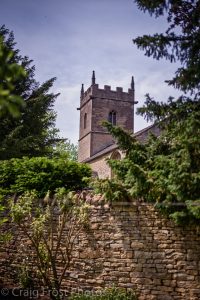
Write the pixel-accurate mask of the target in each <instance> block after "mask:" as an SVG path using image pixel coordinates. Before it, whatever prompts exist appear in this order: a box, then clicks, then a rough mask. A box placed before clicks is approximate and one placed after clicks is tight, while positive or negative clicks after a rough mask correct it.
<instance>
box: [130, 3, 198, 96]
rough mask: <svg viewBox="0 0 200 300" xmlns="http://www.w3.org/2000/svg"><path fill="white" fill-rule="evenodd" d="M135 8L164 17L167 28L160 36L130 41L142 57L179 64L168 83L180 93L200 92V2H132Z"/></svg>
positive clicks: (143, 37)
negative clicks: (140, 51)
mask: <svg viewBox="0 0 200 300" xmlns="http://www.w3.org/2000/svg"><path fill="white" fill-rule="evenodd" d="M135 2H136V4H137V6H138V8H139V9H140V10H142V11H144V12H146V11H147V12H149V13H150V15H151V16H153V15H154V16H155V17H160V16H164V17H167V22H168V24H169V27H168V29H167V30H166V32H165V33H164V34H163V33H161V34H157V33H156V34H154V35H153V36H150V35H144V36H142V37H138V38H135V39H134V40H133V42H134V43H135V44H136V45H137V46H138V48H139V49H142V50H145V55H147V56H152V57H153V58H155V59H158V60H159V59H162V58H165V59H166V60H169V61H170V62H176V61H177V62H179V63H180V67H179V68H178V69H177V71H176V72H175V76H174V78H172V79H171V80H168V81H167V82H168V84H170V85H173V86H174V87H175V88H178V89H180V90H181V91H183V92H189V93H192V94H196V97H197V98H198V97H199V95H200V94H199V93H200V46H199V44H200V30H199V29H200V18H199V12H200V1H199V0H179V1H174V0H155V1H153V0H135Z"/></svg>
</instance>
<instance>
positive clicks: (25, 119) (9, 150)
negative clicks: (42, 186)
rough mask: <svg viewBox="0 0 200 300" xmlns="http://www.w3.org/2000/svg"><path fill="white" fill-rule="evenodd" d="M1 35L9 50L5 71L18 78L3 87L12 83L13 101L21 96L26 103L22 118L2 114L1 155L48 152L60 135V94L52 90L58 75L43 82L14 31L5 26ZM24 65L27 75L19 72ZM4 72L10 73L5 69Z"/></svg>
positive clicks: (3, 157) (5, 48)
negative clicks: (22, 52)
mask: <svg viewBox="0 0 200 300" xmlns="http://www.w3.org/2000/svg"><path fill="white" fill-rule="evenodd" d="M0 37H1V47H3V49H4V52H6V53H7V60H6V65H5V71H6V72H8V71H9V72H10V73H9V74H11V77H9V78H12V73H13V72H15V78H14V82H12V80H11V82H9V80H10V79H7V80H4V83H3V88H4V89H5V87H6V85H8V84H9V88H10V89H11V90H12V94H13V95H14V97H13V96H12V95H10V96H9V97H11V98H9V99H10V102H12V105H14V104H17V103H18V102H19V99H23V100H24V103H25V106H23V107H21V109H20V116H19V117H18V118H13V117H12V116H10V115H8V114H4V115H1V116H0V123H1V126H0V159H1V160H2V159H9V158H13V157H23V156H42V155H48V154H49V153H50V152H52V146H53V145H54V144H55V141H56V139H57V130H56V129H55V119H56V113H55V112H54V110H53V105H54V102H55V99H56V98H57V96H58V94H53V93H51V92H50V91H49V90H50V88H51V87H52V86H53V83H54V81H55V78H52V79H49V80H47V81H46V82H44V83H43V84H41V85H40V84H39V83H38V82H37V81H36V80H35V78H34V77H35V74H34V72H35V67H34V66H33V65H32V60H30V59H29V58H28V57H27V56H24V57H23V56H21V55H20V53H19V50H18V49H16V47H15V45H16V43H15V41H14V35H13V33H12V32H10V31H9V30H8V29H6V28H5V26H2V27H1V28H0ZM10 53H12V55H10ZM19 68H20V69H19ZM22 69H23V70H24V71H25V73H26V76H17V75H19V74H18V73H20V70H22ZM5 71H4V72H5ZM1 72H3V69H1ZM2 76H6V75H5V73H4V74H3V75H2ZM15 102H16V103H15ZM9 107H10V106H9ZM11 107H13V106H11ZM10 109H11V108H10Z"/></svg>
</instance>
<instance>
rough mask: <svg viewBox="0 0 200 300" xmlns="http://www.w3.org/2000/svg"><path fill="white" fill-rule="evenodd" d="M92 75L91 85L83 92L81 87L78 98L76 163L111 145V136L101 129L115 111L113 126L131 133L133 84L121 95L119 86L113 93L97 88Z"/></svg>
mask: <svg viewBox="0 0 200 300" xmlns="http://www.w3.org/2000/svg"><path fill="white" fill-rule="evenodd" d="M94 76H95V74H94V72H93V78H92V85H91V86H90V87H89V88H88V89H87V91H86V92H84V89H83V86H82V90H81V97H80V108H78V109H79V110H80V130H79V150H78V160H79V161H80V162H83V161H85V160H86V159H88V158H90V157H92V156H93V155H95V154H96V153H98V152H100V151H101V150H103V149H105V148H106V147H108V146H110V145H112V144H114V143H115V141H114V140H113V138H112V136H111V135H110V134H109V133H108V132H107V130H106V129H105V128H104V127H103V126H102V122H103V121H108V118H109V113H111V112H115V114H116V125H117V126H120V127H122V128H124V129H125V130H127V131H129V132H131V133H132V132H133V117H134V104H135V101H134V95H135V92H134V82H133V79H132V85H131V88H130V89H129V90H128V92H124V91H123V89H122V88H121V87H117V88H116V90H115V91H113V90H111V87H110V86H108V85H105V86H104V88H103V89H100V88H99V86H98V84H96V82H95V77H94Z"/></svg>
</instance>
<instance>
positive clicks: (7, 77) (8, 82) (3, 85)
mask: <svg viewBox="0 0 200 300" xmlns="http://www.w3.org/2000/svg"><path fill="white" fill-rule="evenodd" d="M13 55H14V54H13V52H12V51H10V50H9V49H8V48H7V47H6V46H5V45H4V43H3V39H2V37H1V36H0V66H1V67H0V115H4V114H10V115H12V116H13V117H17V116H19V110H20V107H22V106H23V105H24V101H23V99H22V98H21V97H20V96H17V95H15V94H13V91H14V89H15V82H16V81H17V80H19V79H20V78H24V77H25V71H24V69H23V68H22V67H21V66H19V65H18V64H16V63H10V61H11V60H12V57H13Z"/></svg>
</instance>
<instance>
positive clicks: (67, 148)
mask: <svg viewBox="0 0 200 300" xmlns="http://www.w3.org/2000/svg"><path fill="white" fill-rule="evenodd" d="M53 157H62V158H66V159H69V160H73V161H77V160H78V147H77V145H74V144H73V143H71V141H70V140H68V139H65V140H64V141H59V142H58V143H57V144H56V146H55V148H54V150H53Z"/></svg>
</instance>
